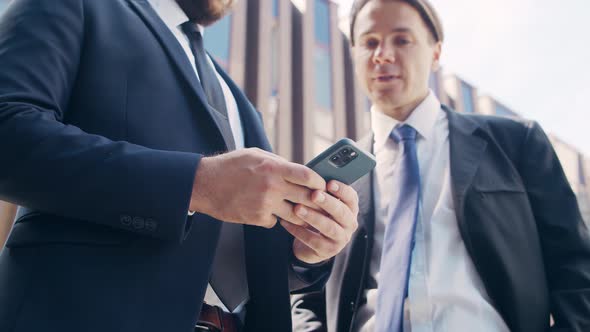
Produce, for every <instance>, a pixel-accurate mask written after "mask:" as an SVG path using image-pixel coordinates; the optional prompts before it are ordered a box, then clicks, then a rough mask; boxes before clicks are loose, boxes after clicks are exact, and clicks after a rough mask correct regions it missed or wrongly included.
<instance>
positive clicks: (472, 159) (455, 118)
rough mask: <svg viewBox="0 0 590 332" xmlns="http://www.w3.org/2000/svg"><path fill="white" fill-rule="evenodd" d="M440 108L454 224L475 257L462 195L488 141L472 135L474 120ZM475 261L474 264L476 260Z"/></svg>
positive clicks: (468, 185) (477, 126)
mask: <svg viewBox="0 0 590 332" xmlns="http://www.w3.org/2000/svg"><path fill="white" fill-rule="evenodd" d="M443 109H444V110H445V112H446V114H447V119H448V122H449V147H450V165H451V183H452V191H453V202H454V206H455V211H456V216H457V223H458V225H459V231H460V232H461V236H462V237H463V242H464V243H465V247H466V248H467V251H468V252H469V254H470V256H471V257H472V259H474V257H475V256H474V255H473V246H472V243H471V236H470V233H469V227H468V225H467V221H466V220H465V195H466V193H467V189H468V188H469V187H470V186H471V184H472V183H473V178H474V176H475V174H476V172H477V169H478V168H479V166H480V163H481V160H482V158H483V155H484V152H485V151H486V148H487V142H486V140H484V139H482V138H481V137H479V136H477V135H475V133H476V132H477V130H478V129H479V125H478V124H477V123H475V122H474V121H472V120H470V119H469V118H468V117H465V116H463V115H461V114H458V113H456V112H454V111H452V110H450V109H448V108H446V107H445V106H443ZM474 263H475V264H477V262H475V259H474Z"/></svg>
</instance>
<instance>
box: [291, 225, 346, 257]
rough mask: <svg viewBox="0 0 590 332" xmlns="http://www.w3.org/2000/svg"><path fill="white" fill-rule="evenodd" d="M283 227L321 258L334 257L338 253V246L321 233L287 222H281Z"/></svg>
mask: <svg viewBox="0 0 590 332" xmlns="http://www.w3.org/2000/svg"><path fill="white" fill-rule="evenodd" d="M281 226H283V228H285V230H287V232H289V233H290V234H291V235H293V236H294V237H295V238H296V239H297V240H299V241H301V242H302V243H303V244H305V245H306V246H307V247H309V248H310V249H311V250H313V251H314V252H315V253H316V255H318V256H320V257H332V256H334V255H335V254H336V253H337V252H338V246H337V245H336V244H335V243H334V242H333V241H332V240H330V239H327V238H325V237H324V236H323V235H321V234H319V233H314V232H312V231H310V230H308V229H306V228H305V227H301V226H297V225H293V224H290V223H287V222H285V221H281Z"/></svg>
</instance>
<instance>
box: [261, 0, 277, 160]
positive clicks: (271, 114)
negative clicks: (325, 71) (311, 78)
mask: <svg viewBox="0 0 590 332" xmlns="http://www.w3.org/2000/svg"><path fill="white" fill-rule="evenodd" d="M272 5H273V7H272V13H273V17H272V22H271V31H270V33H271V35H270V38H271V40H270V50H269V51H270V61H271V64H270V84H271V87H270V88H271V92H270V96H269V99H268V111H267V114H265V119H264V125H265V129H266V133H267V134H268V138H269V140H270V143H271V145H272V146H273V148H275V149H276V147H277V145H278V142H279V131H278V127H279V108H280V102H281V101H280V96H279V84H280V81H279V80H280V62H281V61H280V48H281V45H280V40H279V38H280V25H279V1H278V0H273V2H272Z"/></svg>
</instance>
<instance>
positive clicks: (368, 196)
mask: <svg viewBox="0 0 590 332" xmlns="http://www.w3.org/2000/svg"><path fill="white" fill-rule="evenodd" d="M358 145H359V147H360V148H362V149H363V150H365V151H369V152H371V153H373V135H372V134H371V135H367V136H365V137H364V138H362V139H361V140H359V141H358ZM373 178H374V171H372V172H371V173H370V174H369V175H368V176H364V177H362V178H360V179H359V180H358V181H357V182H355V183H354V184H352V187H353V188H354V189H355V190H356V192H357V194H358V197H359V214H358V222H359V228H358V230H357V232H356V234H355V236H354V238H353V239H352V241H351V243H350V244H349V246H348V247H347V249H346V250H345V251H343V253H342V254H341V255H340V256H341V257H342V258H343V261H342V263H341V264H342V265H343V266H342V267H341V268H340V267H337V264H335V268H334V269H335V270H336V269H338V272H337V273H334V272H333V277H332V278H340V280H335V281H333V282H331V283H332V284H333V285H334V286H335V287H336V289H334V290H333V291H332V292H331V296H333V297H335V298H334V299H330V300H329V302H330V303H333V304H336V305H337V306H336V307H333V306H329V307H328V308H327V309H328V310H337V314H336V313H334V312H332V314H328V317H337V319H336V321H330V322H329V323H328V326H329V328H328V330H332V329H334V330H337V331H348V330H350V326H351V324H352V316H351V315H350V314H349V313H350V310H351V309H352V308H351V304H352V306H353V307H355V308H356V307H357V306H358V302H359V298H360V296H361V295H362V291H363V289H364V287H363V285H364V283H365V279H366V275H367V273H368V269H369V264H370V262H371V252H372V248H373V238H374V233H375V213H374V212H375V211H374V201H373V200H374V198H373ZM338 265H340V264H338ZM359 271H360V273H359Z"/></svg>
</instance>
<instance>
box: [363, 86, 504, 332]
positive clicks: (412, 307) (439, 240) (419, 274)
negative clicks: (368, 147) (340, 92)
mask: <svg viewBox="0 0 590 332" xmlns="http://www.w3.org/2000/svg"><path fill="white" fill-rule="evenodd" d="M404 123H405V124H408V125H410V126H412V127H413V128H414V129H416V131H417V132H418V137H417V141H416V145H417V155H418V163H419V165H420V178H421V183H422V206H421V207H422V208H421V209H420V211H421V213H420V215H419V218H418V223H417V225H416V234H415V241H416V243H415V247H414V250H413V251H412V259H411V263H410V279H409V288H408V298H407V299H406V302H405V305H404V332H409V331H412V332H456V331H478V332H509V330H508V327H507V326H506V324H505V322H504V321H503V319H502V317H501V316H500V315H499V313H498V312H497V311H496V310H495V308H494V307H493V306H492V304H491V300H490V298H489V296H488V294H487V292H486V290H485V288H484V285H483V283H482V281H481V279H480V277H479V275H478V273H477V271H476V270H475V267H474V265H473V262H472V260H471V257H470V256H469V254H468V253H467V251H466V249H465V245H464V243H463V239H462V238H461V234H460V233H459V227H458V224H457V217H456V213H455V208H454V206H453V197H452V191H451V177H450V162H449V159H450V158H449V129H448V122H447V116H446V114H445V112H444V111H443V110H442V109H441V105H440V102H439V101H438V99H437V98H436V96H435V95H434V93H433V92H432V91H430V93H429V95H428V97H427V98H426V99H425V100H424V101H423V102H422V103H421V104H420V105H419V106H418V107H417V108H416V109H415V110H414V111H413V112H412V114H411V115H410V117H409V118H408V119H407V120H406V121H405V122H404ZM371 124H372V128H373V132H374V137H375V140H374V143H373V151H374V153H375V156H376V158H377V166H376V168H375V177H374V180H373V181H374V182H373V186H374V197H375V234H374V235H375V236H374V246H373V252H372V259H371V262H370V267H369V269H370V270H369V278H371V279H372V281H374V282H375V284H376V285H378V284H379V266H380V261H381V259H382V258H381V250H382V247H383V238H384V234H385V227H386V225H387V223H389V220H388V217H389V216H390V214H389V213H390V212H391V211H389V206H390V203H391V202H393V201H395V200H396V196H397V195H399V191H400V189H401V183H400V182H401V179H399V178H395V177H394V174H395V172H394V169H395V168H396V167H397V166H398V163H399V160H400V159H401V158H400V151H399V150H400V148H399V147H398V145H397V144H396V143H395V142H394V141H393V140H391V139H390V138H389V135H390V133H391V131H392V130H393V129H394V128H395V127H397V126H400V125H402V124H403V123H400V122H398V121H397V120H395V119H393V118H391V117H389V116H387V115H385V114H383V113H381V112H378V111H376V110H375V108H372V109H371ZM467 222H469V220H468V221H467ZM383 259H386V257H385V258H383ZM363 295H364V296H365V297H366V299H367V302H366V304H363V305H361V306H360V307H359V311H358V313H357V316H356V319H355V321H354V322H353V324H354V325H353V331H360V332H369V331H374V327H375V306H376V300H377V289H376V288H373V289H365V290H364V294H363Z"/></svg>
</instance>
